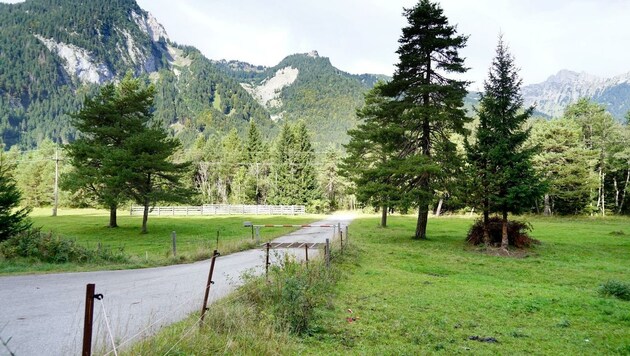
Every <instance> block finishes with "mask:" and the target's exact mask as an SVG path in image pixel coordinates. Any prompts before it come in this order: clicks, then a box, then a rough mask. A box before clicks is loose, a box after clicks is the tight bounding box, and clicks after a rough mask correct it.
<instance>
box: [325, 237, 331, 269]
mask: <svg viewBox="0 0 630 356" xmlns="http://www.w3.org/2000/svg"><path fill="white" fill-rule="evenodd" d="M324 256H325V257H326V268H330V239H326V247H325V250H324Z"/></svg>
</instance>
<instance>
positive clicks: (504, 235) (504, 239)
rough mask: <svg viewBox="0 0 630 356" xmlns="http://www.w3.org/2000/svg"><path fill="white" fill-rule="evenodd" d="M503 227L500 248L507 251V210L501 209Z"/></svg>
mask: <svg viewBox="0 0 630 356" xmlns="http://www.w3.org/2000/svg"><path fill="white" fill-rule="evenodd" d="M502 222H503V224H502V225H503V227H502V229H501V249H502V250H505V251H507V249H508V245H509V243H510V242H509V240H508V212H507V210H504V211H503V221H502Z"/></svg>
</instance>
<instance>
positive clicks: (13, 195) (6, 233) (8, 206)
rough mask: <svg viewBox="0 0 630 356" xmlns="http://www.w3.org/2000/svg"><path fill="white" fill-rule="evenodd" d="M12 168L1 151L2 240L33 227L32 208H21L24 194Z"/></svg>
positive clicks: (0, 207)
mask: <svg viewBox="0 0 630 356" xmlns="http://www.w3.org/2000/svg"><path fill="white" fill-rule="evenodd" d="M12 168H13V167H12V166H11V165H9V164H8V163H7V162H5V159H4V154H3V153H2V152H0V242H2V241H4V240H6V239H8V238H10V237H12V236H15V235H16V234H18V233H20V232H22V231H25V230H28V229H29V228H30V227H31V222H30V220H29V219H28V214H29V213H30V212H31V209H30V208H20V203H21V199H22V194H21V193H20V191H19V189H18V188H17V186H16V185H15V180H14V179H13V176H12V175H11V170H12Z"/></svg>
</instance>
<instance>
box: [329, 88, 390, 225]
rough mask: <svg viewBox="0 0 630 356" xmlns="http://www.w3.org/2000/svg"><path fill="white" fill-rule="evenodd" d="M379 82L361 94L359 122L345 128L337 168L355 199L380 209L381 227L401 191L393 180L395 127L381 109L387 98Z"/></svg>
mask: <svg viewBox="0 0 630 356" xmlns="http://www.w3.org/2000/svg"><path fill="white" fill-rule="evenodd" d="M383 85H384V83H383V82H380V83H377V84H376V85H375V86H374V88H373V89H372V90H370V91H368V92H367V93H366V94H365V105H364V106H363V107H362V108H361V109H359V110H357V117H358V118H359V119H361V120H362V122H361V124H359V126H358V127H357V128H356V129H353V130H350V131H348V135H349V136H350V142H349V143H348V144H347V145H345V148H346V151H347V156H346V157H345V158H344V160H343V163H342V165H341V169H342V174H343V175H344V176H345V177H347V178H348V179H349V180H350V181H352V182H353V183H354V187H353V191H354V193H355V194H356V196H357V200H358V201H359V202H361V203H364V204H369V205H372V206H373V207H375V208H380V209H381V227H387V213H388V210H389V209H390V208H394V206H395V205H397V204H398V203H399V200H400V196H401V191H400V189H399V187H398V185H397V184H396V181H395V173H396V167H397V163H396V161H397V157H398V154H399V151H398V150H397V148H398V144H397V142H396V141H395V140H396V138H397V136H396V133H395V131H396V126H395V125H392V123H391V122H390V121H388V120H389V118H388V117H387V114H386V113H385V112H383V110H386V103H387V100H388V99H387V98H385V97H384V96H383V94H382V88H383ZM392 133H393V134H392Z"/></svg>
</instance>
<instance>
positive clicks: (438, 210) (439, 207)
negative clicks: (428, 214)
mask: <svg viewBox="0 0 630 356" xmlns="http://www.w3.org/2000/svg"><path fill="white" fill-rule="evenodd" d="M442 203H444V199H442V198H440V201H439V202H438V206H437V209H435V216H440V214H441V213H442Z"/></svg>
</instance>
